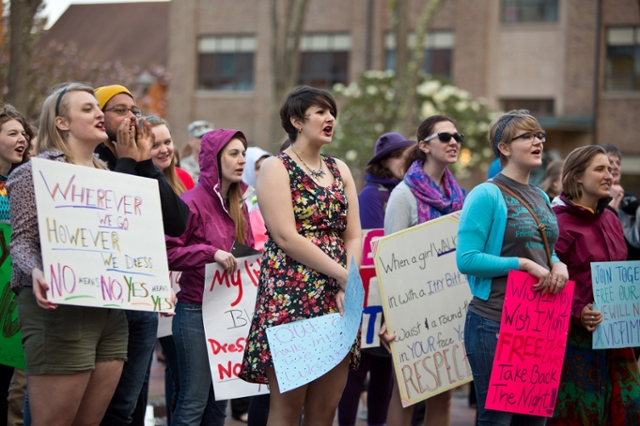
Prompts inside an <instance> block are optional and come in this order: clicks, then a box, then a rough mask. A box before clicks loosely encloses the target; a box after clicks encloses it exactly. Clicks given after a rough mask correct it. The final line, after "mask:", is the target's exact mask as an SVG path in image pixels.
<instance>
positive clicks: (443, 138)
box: [422, 133, 464, 143]
mask: <svg viewBox="0 0 640 426" xmlns="http://www.w3.org/2000/svg"><path fill="white" fill-rule="evenodd" d="M435 138H440V142H442V143H449V141H450V140H451V138H453V139H455V141H456V142H458V143H462V142H463V141H464V135H463V134H462V133H454V134H451V133H435V134H433V135H431V136H429V137H428V138H425V139H423V140H422V142H429V141H430V140H431V139H435Z"/></svg>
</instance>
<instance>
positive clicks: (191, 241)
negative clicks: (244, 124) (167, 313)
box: [165, 129, 254, 304]
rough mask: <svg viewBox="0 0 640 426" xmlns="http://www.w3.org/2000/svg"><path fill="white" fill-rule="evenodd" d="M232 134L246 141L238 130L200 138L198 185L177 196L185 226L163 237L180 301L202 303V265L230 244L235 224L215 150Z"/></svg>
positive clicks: (247, 238) (249, 239)
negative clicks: (177, 280) (177, 233)
mask: <svg viewBox="0 0 640 426" xmlns="http://www.w3.org/2000/svg"><path fill="white" fill-rule="evenodd" d="M236 135H238V136H240V139H242V140H243V141H246V139H245V137H244V135H243V134H242V132H240V131H238V130H233V129H218V130H213V131H211V132H209V133H207V134H205V135H204V136H203V137H202V148H201V149H200V157H199V162H200V178H199V179H198V184H197V186H196V187H195V188H193V189H192V190H190V191H187V192H185V193H184V194H182V196H181V198H182V199H183V200H184V202H185V203H187V205H188V206H189V210H190V214H189V221H188V222H187V229H186V230H185V231H184V234H182V235H181V236H180V237H176V238H173V237H165V239H166V243H167V257H168V259H169V269H171V270H172V271H183V272H182V276H181V277H180V292H179V293H178V300H179V301H180V302H183V303H195V304H202V293H203V291H204V270H205V265H206V264H207V263H213V262H215V260H214V256H215V254H216V252H217V251H218V250H224V251H228V252H231V247H232V246H233V242H234V239H235V238H234V236H235V224H234V222H233V219H231V216H230V215H229V213H228V211H227V208H226V206H225V205H224V202H223V198H222V195H221V194H220V192H219V190H220V174H219V173H220V172H219V170H218V153H219V152H220V151H221V150H222V149H223V148H224V146H225V145H226V144H227V143H228V142H229V141H230V140H231V139H233V137H234V136H236ZM245 146H246V142H245ZM241 185H242V190H243V191H244V190H246V188H247V185H246V184H245V183H244V182H243V183H242V184H241ZM242 210H243V212H244V218H245V221H246V224H247V226H246V235H245V244H246V245H248V246H251V247H253V243H254V241H253V233H252V232H251V226H250V225H249V214H248V212H247V208H246V206H245V203H244V202H243V203H242Z"/></svg>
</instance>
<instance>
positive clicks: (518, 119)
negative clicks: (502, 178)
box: [489, 109, 542, 168]
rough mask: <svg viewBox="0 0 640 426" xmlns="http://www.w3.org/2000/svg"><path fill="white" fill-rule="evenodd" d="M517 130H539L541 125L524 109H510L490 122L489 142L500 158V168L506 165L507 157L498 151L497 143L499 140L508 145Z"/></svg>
mask: <svg viewBox="0 0 640 426" xmlns="http://www.w3.org/2000/svg"><path fill="white" fill-rule="evenodd" d="M518 130H524V131H527V132H541V131H542V126H540V123H538V120H536V118H535V117H534V116H533V115H531V114H529V111H527V110H526V109H517V110H516V109H514V110H511V111H509V112H507V113H506V114H502V115H501V116H500V117H498V118H497V119H496V120H494V122H493V123H491V130H489V142H490V143H491V146H492V148H493V152H494V153H495V154H496V157H498V158H500V166H502V168H504V166H506V165H507V163H508V162H509V159H508V158H507V157H505V156H504V155H503V154H502V153H501V152H500V150H499V149H498V145H499V144H500V143H501V142H502V143H504V144H506V145H509V144H510V143H511V140H512V139H513V138H514V137H515V135H516V132H517V131H518Z"/></svg>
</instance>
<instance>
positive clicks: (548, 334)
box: [485, 271, 574, 417]
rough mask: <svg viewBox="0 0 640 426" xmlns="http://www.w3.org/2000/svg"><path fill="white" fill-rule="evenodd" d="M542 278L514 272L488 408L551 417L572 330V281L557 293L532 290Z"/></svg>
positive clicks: (505, 304) (501, 329) (507, 292)
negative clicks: (570, 330) (543, 294)
mask: <svg viewBox="0 0 640 426" xmlns="http://www.w3.org/2000/svg"><path fill="white" fill-rule="evenodd" d="M537 282H538V279H537V278H535V277H534V276H533V275H530V274H528V273H526V272H522V271H511V272H510V273H509V277H508V278H507V289H506V294H505V298H504V307H503V309H502V321H501V323H500V335H499V337H498V346H497V347H496V356H495V358H494V361H493V369H492V370H491V379H490V381H489V392H488V394H487V402H486V404H485V406H486V408H489V409H492V410H499V411H507V412H509V413H519V414H530V415H534V416H543V417H551V416H552V415H553V410H554V408H555V405H556V397H557V395H558V386H559V385H560V373H561V372H562V364H563V363H564V352H565V348H566V346H567V335H568V333H569V319H570V316H571V301H572V299H573V289H574V282H573V281H568V282H567V285H566V286H565V288H564V289H563V290H562V291H561V292H560V293H558V294H556V295H552V294H546V295H545V296H542V294H541V293H540V292H536V291H533V288H532V287H533V285H534V284H535V283H537Z"/></svg>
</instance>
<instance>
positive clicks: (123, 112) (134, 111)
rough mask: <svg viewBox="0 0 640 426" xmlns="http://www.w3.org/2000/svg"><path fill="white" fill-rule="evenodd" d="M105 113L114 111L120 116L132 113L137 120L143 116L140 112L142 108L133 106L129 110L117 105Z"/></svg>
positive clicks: (124, 106)
mask: <svg viewBox="0 0 640 426" xmlns="http://www.w3.org/2000/svg"><path fill="white" fill-rule="evenodd" d="M103 111H104V112H107V111H113V112H115V113H116V114H118V115H127V114H128V113H129V111H131V114H133V115H135V116H136V117H137V118H139V117H141V116H142V111H140V108H138V107H137V106H132V107H131V108H127V106H126V105H116V106H112V107H111V108H108V109H105V110H103Z"/></svg>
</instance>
